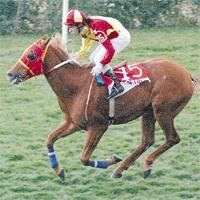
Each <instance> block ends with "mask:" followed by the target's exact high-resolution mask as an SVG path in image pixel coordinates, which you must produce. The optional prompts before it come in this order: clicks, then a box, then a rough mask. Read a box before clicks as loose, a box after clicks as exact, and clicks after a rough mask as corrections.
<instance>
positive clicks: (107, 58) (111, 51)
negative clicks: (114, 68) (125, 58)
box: [100, 38, 115, 66]
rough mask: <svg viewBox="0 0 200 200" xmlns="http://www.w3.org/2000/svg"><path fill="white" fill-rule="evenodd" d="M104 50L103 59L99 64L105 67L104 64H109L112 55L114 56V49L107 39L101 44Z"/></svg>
mask: <svg viewBox="0 0 200 200" xmlns="http://www.w3.org/2000/svg"><path fill="white" fill-rule="evenodd" d="M101 44H102V45H103V46H104V47H105V49H106V54H105V56H104V57H103V59H102V60H101V61H100V63H101V64H102V65H103V66H105V65H106V64H108V63H110V62H111V60H112V58H113V56H114V54H115V49H114V47H113V45H112V43H111V41H110V39H109V38H107V39H106V40H105V41H104V42H103V43H101Z"/></svg>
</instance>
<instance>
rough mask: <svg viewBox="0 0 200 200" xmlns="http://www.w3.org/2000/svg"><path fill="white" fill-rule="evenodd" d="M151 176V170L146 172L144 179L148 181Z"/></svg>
mask: <svg viewBox="0 0 200 200" xmlns="http://www.w3.org/2000/svg"><path fill="white" fill-rule="evenodd" d="M150 175H151V169H148V170H145V171H144V179H146V178H147V177H149V176H150Z"/></svg>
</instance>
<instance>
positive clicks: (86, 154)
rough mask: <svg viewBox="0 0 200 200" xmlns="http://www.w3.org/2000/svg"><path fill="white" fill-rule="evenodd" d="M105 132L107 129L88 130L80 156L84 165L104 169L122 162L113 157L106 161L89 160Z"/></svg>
mask: <svg viewBox="0 0 200 200" xmlns="http://www.w3.org/2000/svg"><path fill="white" fill-rule="evenodd" d="M106 130H107V127H101V128H90V129H88V132H87V139H86V143H85V146H84V148H83V151H82V154H81V162H82V163H83V164H84V165H86V166H90V167H96V168H103V169H106V168H107V167H108V166H110V165H112V164H115V163H117V162H120V161H121V160H122V159H121V158H119V157H118V156H115V155H114V156H112V157H111V158H109V159H107V160H95V161H94V160H90V157H91V155H92V153H93V151H94V149H95V148H96V146H97V144H98V142H99V141H100V139H101V137H102V136H103V134H104V132H105V131H106Z"/></svg>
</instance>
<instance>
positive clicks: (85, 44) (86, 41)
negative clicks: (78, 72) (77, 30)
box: [76, 26, 97, 58]
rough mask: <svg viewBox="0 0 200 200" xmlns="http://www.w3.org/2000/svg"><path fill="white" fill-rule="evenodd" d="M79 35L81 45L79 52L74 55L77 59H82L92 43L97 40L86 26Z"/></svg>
mask: <svg viewBox="0 0 200 200" xmlns="http://www.w3.org/2000/svg"><path fill="white" fill-rule="evenodd" d="M81 35H82V45H81V48H80V50H79V51H78V52H77V53H76V55H77V56H78V58H84V56H85V55H86V54H87V53H88V52H89V51H90V49H91V47H92V44H93V42H94V41H96V40H97V39H96V37H95V35H94V33H93V31H92V30H91V29H90V28H88V27H87V26H85V27H84V28H83V30H82V32H81Z"/></svg>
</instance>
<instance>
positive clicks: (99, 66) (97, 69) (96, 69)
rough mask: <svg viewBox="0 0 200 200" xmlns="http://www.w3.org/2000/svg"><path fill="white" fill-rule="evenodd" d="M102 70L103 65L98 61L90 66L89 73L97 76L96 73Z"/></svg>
mask: <svg viewBox="0 0 200 200" xmlns="http://www.w3.org/2000/svg"><path fill="white" fill-rule="evenodd" d="M102 70H103V65H102V64H101V63H98V64H96V65H95V66H94V67H93V68H92V70H91V72H90V73H91V74H92V75H93V76H95V75H96V76H97V75H99V74H100V73H101V72H102Z"/></svg>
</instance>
